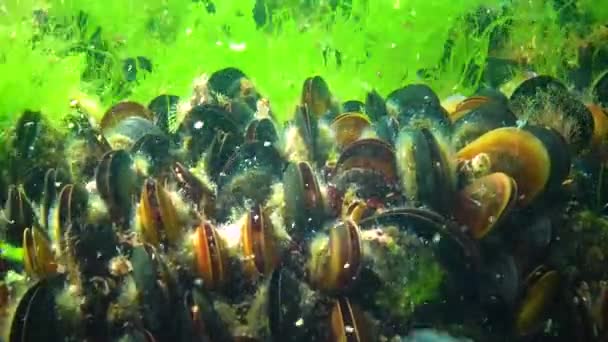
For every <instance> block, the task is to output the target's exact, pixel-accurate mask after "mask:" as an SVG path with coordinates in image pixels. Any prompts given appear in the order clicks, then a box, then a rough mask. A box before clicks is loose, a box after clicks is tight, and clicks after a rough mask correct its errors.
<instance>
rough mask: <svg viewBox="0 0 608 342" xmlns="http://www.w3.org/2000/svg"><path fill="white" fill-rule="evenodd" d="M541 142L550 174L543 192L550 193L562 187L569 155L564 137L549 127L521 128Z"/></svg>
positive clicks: (568, 172)
mask: <svg viewBox="0 0 608 342" xmlns="http://www.w3.org/2000/svg"><path fill="white" fill-rule="evenodd" d="M523 128H524V129H525V130H526V131H528V132H531V133H532V134H534V136H536V137H537V138H538V139H540V140H541V141H542V142H543V145H544V146H545V148H546V149H547V152H548V153H549V159H550V162H551V174H550V175H549V179H548V180H547V185H546V187H545V191H547V192H552V191H555V190H557V189H560V188H561V187H562V183H563V182H564V180H565V179H566V178H567V177H568V175H569V174H570V168H571V165H572V163H571V161H572V158H571V153H570V152H569V151H568V143H567V142H566V140H565V139H564V137H563V136H562V135H561V134H559V132H557V131H556V130H554V129H552V128H550V127H542V126H535V125H526V126H524V127H523Z"/></svg>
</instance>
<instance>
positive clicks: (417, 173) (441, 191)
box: [395, 128, 455, 212]
mask: <svg viewBox="0 0 608 342" xmlns="http://www.w3.org/2000/svg"><path fill="white" fill-rule="evenodd" d="M395 153H396V164H397V169H398V171H399V176H400V180H401V189H402V191H403V193H404V195H405V197H406V198H407V199H408V200H409V201H411V202H413V203H415V204H424V205H428V206H430V207H431V208H433V209H435V210H438V211H440V212H446V211H447V210H448V208H449V201H450V198H451V196H452V194H453V192H454V183H455V175H454V174H453V172H452V168H451V166H450V165H449V161H448V159H447V155H446V153H445V152H444V150H443V149H442V147H441V146H440V145H439V142H438V141H437V139H436V138H435V136H434V135H433V134H432V133H431V131H429V130H428V129H424V128H423V129H402V130H401V132H400V133H399V137H398V139H397V141H396V152H395Z"/></svg>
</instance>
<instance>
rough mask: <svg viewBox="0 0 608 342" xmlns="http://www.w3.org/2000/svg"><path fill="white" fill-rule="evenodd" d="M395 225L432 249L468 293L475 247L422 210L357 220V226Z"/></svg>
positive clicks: (475, 266)
mask: <svg viewBox="0 0 608 342" xmlns="http://www.w3.org/2000/svg"><path fill="white" fill-rule="evenodd" d="M384 226H396V227H398V228H399V229H400V230H403V231H405V232H408V233H409V234H413V235H414V236H418V237H419V238H420V239H422V241H425V243H426V244H427V245H428V246H429V248H433V250H434V251H435V252H436V255H437V257H438V258H439V260H440V261H441V263H442V264H443V265H444V266H445V268H446V270H448V273H449V274H450V275H452V277H453V278H454V279H453V280H455V281H456V282H457V283H455V284H454V285H455V286H462V287H464V288H467V289H468V290H469V291H470V290H471V289H470V286H468V285H470V284H469V282H470V281H471V277H473V276H474V274H476V273H477V271H478V270H479V266H480V257H479V250H478V246H477V244H475V243H474V242H473V241H472V240H471V239H470V238H469V237H467V236H466V235H464V233H463V232H462V231H461V230H460V229H459V228H458V227H457V226H455V225H453V224H452V223H450V222H449V221H447V220H446V219H445V218H444V217H443V216H441V215H439V214H437V213H436V212H433V211H431V210H426V209H415V208H400V209H389V210H386V211H384V212H382V213H379V214H376V215H373V216H370V217H367V218H365V219H362V220H361V221H359V227H360V228H361V229H362V230H364V229H372V228H374V227H384Z"/></svg>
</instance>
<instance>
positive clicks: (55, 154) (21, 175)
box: [7, 111, 65, 201]
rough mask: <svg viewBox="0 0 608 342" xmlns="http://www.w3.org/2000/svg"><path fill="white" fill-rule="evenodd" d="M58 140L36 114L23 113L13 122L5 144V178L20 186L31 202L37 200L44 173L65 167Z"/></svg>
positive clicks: (41, 117) (59, 138)
mask: <svg viewBox="0 0 608 342" xmlns="http://www.w3.org/2000/svg"><path fill="white" fill-rule="evenodd" d="M61 138H62V137H61V136H60V134H59V132H57V131H56V130H54V129H53V127H51V125H50V124H49V122H48V121H47V120H45V118H44V117H43V116H42V114H41V113H40V112H33V111H24V112H23V114H22V115H21V116H20V117H19V119H18V120H17V123H16V125H15V128H14V131H13V132H12V140H11V141H10V142H9V144H10V145H9V146H10V149H9V150H8V165H7V166H8V170H7V171H8V176H9V178H8V179H9V183H14V184H22V185H23V187H24V189H25V192H26V193H27V194H28V196H29V198H30V199H31V200H32V201H38V200H39V199H40V196H41V192H42V183H41V180H43V179H44V174H45V173H46V171H47V170H48V169H49V168H54V167H58V166H61V167H63V166H65V164H64V163H65V158H64V154H63V152H64V146H63V143H62V139H61Z"/></svg>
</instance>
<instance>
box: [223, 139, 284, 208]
mask: <svg viewBox="0 0 608 342" xmlns="http://www.w3.org/2000/svg"><path fill="white" fill-rule="evenodd" d="M284 163H285V162H284V160H283V157H282V156H281V155H280V154H279V151H278V150H277V149H276V148H275V147H274V146H272V145H268V144H265V143H264V142H261V141H254V142H250V143H246V144H243V145H242V146H240V147H239V149H238V150H237V151H236V152H235V153H234V154H233V155H232V157H230V159H229V160H228V161H227V162H226V164H225V165H224V167H223V169H222V171H221V172H220V174H219V177H218V188H219V191H218V204H219V205H218V209H220V210H223V211H225V212H223V213H220V216H223V215H226V214H227V212H226V211H229V210H230V209H231V208H233V207H234V206H239V205H244V201H246V200H247V199H250V200H253V201H254V202H257V203H263V202H265V200H266V199H267V198H268V196H269V195H270V191H271V185H272V183H273V182H276V181H278V180H279V179H280V177H281V174H282V172H283V168H284Z"/></svg>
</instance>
